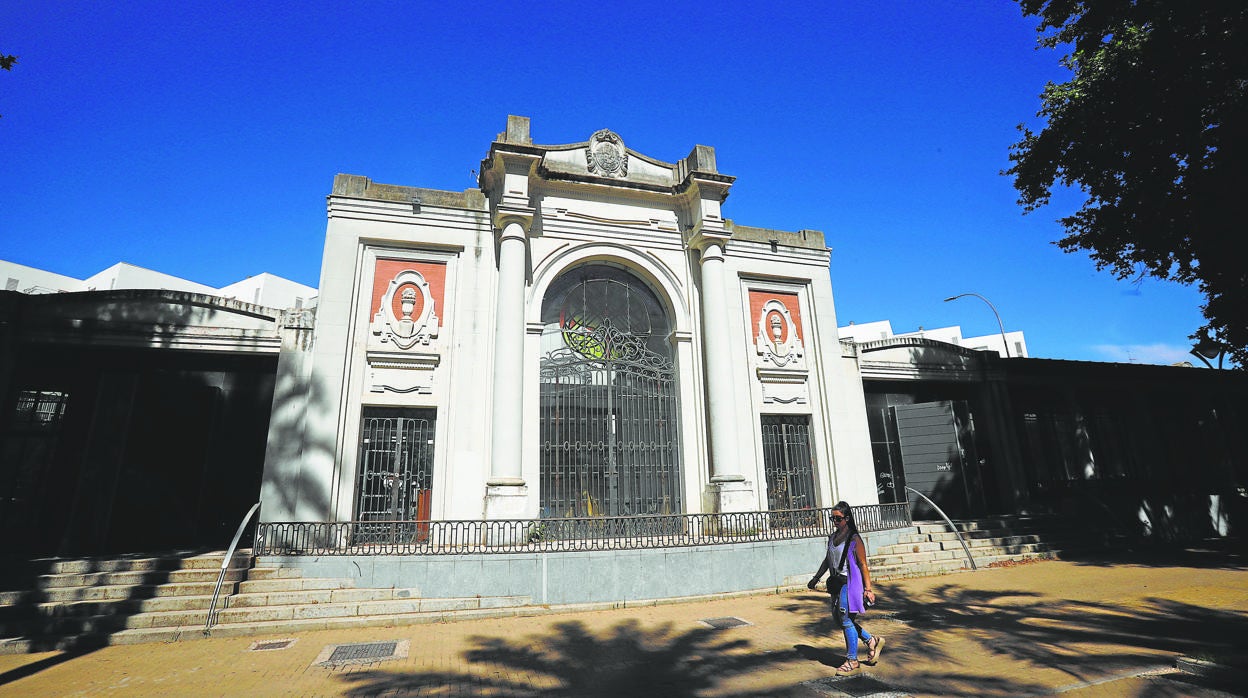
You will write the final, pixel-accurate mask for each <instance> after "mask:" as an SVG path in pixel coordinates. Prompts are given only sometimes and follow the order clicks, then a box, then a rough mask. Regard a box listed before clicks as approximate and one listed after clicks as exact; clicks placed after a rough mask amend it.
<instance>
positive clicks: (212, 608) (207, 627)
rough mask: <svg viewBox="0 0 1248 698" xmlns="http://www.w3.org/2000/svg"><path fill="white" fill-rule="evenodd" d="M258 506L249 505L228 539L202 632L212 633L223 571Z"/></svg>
mask: <svg viewBox="0 0 1248 698" xmlns="http://www.w3.org/2000/svg"><path fill="white" fill-rule="evenodd" d="M259 508H260V502H256V503H255V504H253V505H251V509H250V510H248V512H247V515H246V516H244V517H243V520H242V521H240V522H239V523H238V530H237V531H235V532H234V540H232V541H230V549H229V550H226V551H225V559H224V560H222V561H221V571H220V572H219V573H218V574H217V586H216V588H215V589H213V590H212V602H211V603H209V604H208V618H207V619H206V620H205V621H204V634H205V635H211V634H212V622H213V621H214V620H216V611H217V598H218V597H220V595H221V584H222V582H224V581H225V571H226V570H227V569H228V568H229V566H230V563H231V562H233V561H234V551H235V550H236V549H237V548H238V540H239V539H240V538H242V537H243V531H244V530H246V529H247V522H248V521H250V520H251V517H252V516H253V515H255V513H256V510H257V509H259Z"/></svg>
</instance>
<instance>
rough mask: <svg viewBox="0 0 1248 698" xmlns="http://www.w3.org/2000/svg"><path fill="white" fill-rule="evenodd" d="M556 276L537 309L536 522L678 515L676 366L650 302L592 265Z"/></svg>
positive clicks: (639, 287) (661, 317)
mask: <svg viewBox="0 0 1248 698" xmlns="http://www.w3.org/2000/svg"><path fill="white" fill-rule="evenodd" d="M560 281H562V283H558V282H557V285H556V286H553V287H552V289H551V291H550V294H549V295H548V299H547V302H546V303H545V304H544V307H543V320H544V322H545V325H546V330H545V332H544V333H543V336H542V346H543V349H544V351H545V353H544V354H543V356H542V359H541V365H540V372H539V376H540V378H539V380H540V384H541V391H540V410H539V417H538V418H539V429H540V438H541V475H540V503H541V515H542V518H544V519H567V518H595V517H603V516H641V515H657V516H665V515H670V514H678V513H680V512H682V511H683V502H682V499H681V478H680V456H679V428H678V425H679V421H678V420H679V415H680V406H679V401H678V399H677V384H676V368H675V365H674V364H673V362H672V359H671V346H670V344H669V343H668V339H669V336H670V332H669V331H668V329H667V319H666V316H665V314H664V312H663V310H662V308H661V306H660V305H659V303H658V300H657V298H656V297H655V296H654V294H653V293H652V292H651V291H650V290H649V289H648V288H646V287H645V286H644V285H643V284H641V282H640V281H639V280H638V279H636V278H635V277H633V276H632V275H631V274H628V273H627V272H624V271H622V270H620V269H616V268H612V267H605V266H601V265H594V266H590V267H585V268H582V269H578V270H576V271H575V272H573V273H571V274H569V275H568V276H567V277H565V278H564V279H561V280H560Z"/></svg>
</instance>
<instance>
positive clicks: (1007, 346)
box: [945, 293, 1010, 359]
mask: <svg viewBox="0 0 1248 698" xmlns="http://www.w3.org/2000/svg"><path fill="white" fill-rule="evenodd" d="M966 296H975V297H976V298H978V299H980V300H981V301H983V302H985V303H987V304H988V307H989V308H991V309H992V314H993V315H996V316H997V327H999V328H1000V329H1001V345H1002V346H1004V347H1005V358H1007V359H1008V358H1010V342H1009V340H1007V339H1006V338H1005V325H1002V324H1001V314H1000V313H998V312H997V309H996V308H995V307H993V305H992V301H990V300H988V299H987V298H984V297H983V296H981V295H979V294H978V293H959V294H958V295H956V296H949V297H948V298H946V299H945V302H946V303H948V302H949V301H956V300H957V299H959V298H964V297H966Z"/></svg>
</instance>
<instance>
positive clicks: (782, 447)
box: [762, 414, 816, 525]
mask: <svg viewBox="0 0 1248 698" xmlns="http://www.w3.org/2000/svg"><path fill="white" fill-rule="evenodd" d="M762 429H763V472H764V474H765V475H766V478H767V509H768V510H769V511H786V510H791V509H812V508H814V507H815V506H816V502H815V477H814V457H813V456H812V455H811V452H810V415H772V414H765V415H763V416H762ZM798 518H802V517H800V516H799V517H798ZM772 523H773V525H775V524H777V523H782V522H776V521H774V520H773V522H772ZM793 523H794V524H795V525H801V524H804V523H805V521H804V520H803V521H794V522H793Z"/></svg>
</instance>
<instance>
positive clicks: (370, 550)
mask: <svg viewBox="0 0 1248 698" xmlns="http://www.w3.org/2000/svg"><path fill="white" fill-rule="evenodd" d="M853 510H854V517H855V521H856V522H857V524H858V529H859V530H860V531H862V532H863V533H870V532H872V531H882V530H887V529H892V528H903V527H906V526H909V525H910V524H911V521H910V509H909V505H908V504H907V503H905V502H901V503H897V504H870V505H865V506H858V507H854V508H853ZM361 530H365V531H367V533H368V535H366V536H365V535H360V532H361ZM831 533H832V526H831V509H791V510H785V511H752V512H740V513H731V514H674V515H670V516H664V515H655V516H597V517H582V518H547V519H512V520H503V521H340V522H311V521H301V522H269V523H262V524H260V526H259V528H258V530H257V532H256V543H255V554H256V555H458V554H462V553H531V552H574V551H592V550H636V549H643V548H675V547H686V546H694V545H722V544H727V543H744V542H756V541H769V540H791V539H797V538H819V537H823V536H828V535H831Z"/></svg>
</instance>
